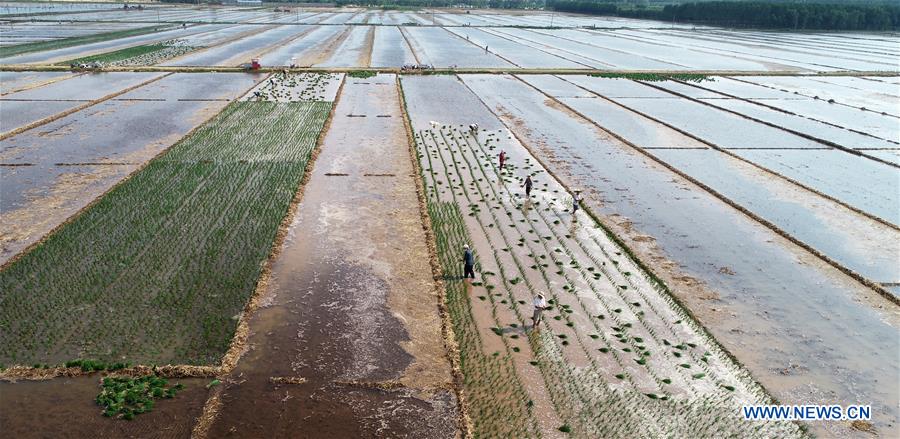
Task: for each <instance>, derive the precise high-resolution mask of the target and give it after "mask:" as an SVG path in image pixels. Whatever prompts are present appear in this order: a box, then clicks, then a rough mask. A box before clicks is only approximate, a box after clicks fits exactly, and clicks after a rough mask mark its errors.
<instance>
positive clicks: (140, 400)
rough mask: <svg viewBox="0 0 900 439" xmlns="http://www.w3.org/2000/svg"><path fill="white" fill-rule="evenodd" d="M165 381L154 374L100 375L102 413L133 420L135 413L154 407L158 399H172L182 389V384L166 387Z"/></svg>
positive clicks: (99, 397) (99, 400)
mask: <svg viewBox="0 0 900 439" xmlns="http://www.w3.org/2000/svg"><path fill="white" fill-rule="evenodd" d="M167 385H168V381H167V380H166V379H165V378H161V377H158V376H155V375H147V376H142V377H138V378H132V377H106V378H103V382H102V384H101V390H100V394H99V395H97V399H96V402H97V405H99V406H101V407H103V416H107V417H117V418H120V419H125V420H129V421H130V420H132V419H134V417H135V416H136V415H139V414H141V413H147V412H149V411H150V410H153V403H154V400H155V399H157V398H173V397H174V396H175V395H176V394H177V393H178V391H180V390H182V389H184V386H183V385H181V384H176V385H174V386H167Z"/></svg>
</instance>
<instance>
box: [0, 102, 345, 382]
mask: <svg viewBox="0 0 900 439" xmlns="http://www.w3.org/2000/svg"><path fill="white" fill-rule="evenodd" d="M331 105H332V104H331V103H330V102H322V101H320V102H246V101H242V102H234V103H232V104H231V105H230V106H229V107H227V108H226V109H225V110H224V111H223V112H222V113H221V114H219V115H218V116H216V117H215V118H214V119H213V120H211V121H210V122H209V123H207V124H206V125H204V126H203V127H201V128H200V129H198V130H197V131H196V132H194V133H193V134H192V135H190V136H188V137H186V138H185V139H183V140H182V141H180V142H179V143H178V144H176V145H175V146H173V147H172V148H171V149H170V150H169V151H168V152H167V153H165V154H164V155H162V156H160V157H158V158H157V159H155V160H153V161H152V162H150V163H149V164H148V165H147V167H146V168H144V169H143V170H141V171H140V172H138V173H137V174H135V175H134V176H132V177H131V178H130V179H129V180H127V181H125V182H124V183H122V184H121V185H120V186H118V187H116V188H114V189H113V190H112V191H110V193H108V194H107V196H105V197H104V198H103V199H101V200H99V201H98V202H97V204H95V205H93V206H92V207H91V208H89V209H88V210H86V211H85V212H83V213H82V214H81V215H80V216H79V217H78V218H76V219H75V220H73V221H72V222H71V223H69V224H67V225H66V226H65V227H63V228H62V229H60V230H59V231H58V232H57V233H55V234H54V235H52V236H50V237H48V238H47V240H46V241H45V242H44V243H43V244H42V245H40V246H38V247H36V248H35V249H33V250H32V251H31V252H29V253H28V254H26V255H24V256H23V257H22V258H21V259H19V260H17V261H16V262H14V263H13V264H11V265H10V266H8V267H7V268H6V269H4V270H3V271H2V272H0V291H2V292H3V293H2V295H0V362H2V363H3V364H7V365H10V364H24V365H30V364H33V363H49V364H56V363H61V362H64V361H68V360H72V359H75V358H91V359H99V360H105V361H111V360H116V361H121V360H127V361H129V362H132V363H182V364H215V363H217V362H218V361H219V359H220V358H221V355H222V354H223V353H224V352H225V351H226V350H227V349H228V346H229V343H230V342H231V339H232V335H233V333H234V330H235V327H236V325H237V316H238V315H239V313H240V312H241V310H242V309H243V306H244V304H245V302H246V301H247V299H248V297H249V296H250V294H251V293H252V292H253V290H254V287H255V283H256V281H257V279H258V277H259V273H260V269H261V268H260V267H261V262H262V261H263V260H264V259H265V258H266V257H267V255H268V254H269V251H270V247H271V245H272V242H273V240H274V238H275V235H276V232H277V229H278V225H279V223H280V221H281V219H282V218H283V216H284V215H285V213H286V212H287V209H288V206H289V203H290V201H291V199H292V197H293V196H294V193H295V192H296V190H297V185H298V184H299V182H300V179H301V177H302V176H303V174H304V172H305V168H306V164H307V162H308V160H309V158H310V154H311V152H312V150H313V147H314V146H315V142H316V139H317V137H318V135H319V132H320V131H321V130H322V127H323V124H324V122H325V120H326V118H327V115H328V114H329V112H330V109H331Z"/></svg>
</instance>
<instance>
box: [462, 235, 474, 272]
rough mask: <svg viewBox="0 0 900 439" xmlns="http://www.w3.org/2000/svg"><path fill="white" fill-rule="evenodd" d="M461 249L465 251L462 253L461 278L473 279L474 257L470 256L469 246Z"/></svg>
mask: <svg viewBox="0 0 900 439" xmlns="http://www.w3.org/2000/svg"><path fill="white" fill-rule="evenodd" d="M463 249H464V250H465V252H464V253H463V265H464V274H463V277H464V278H471V279H475V255H473V254H472V249H470V248H469V244H466V245H464V246H463Z"/></svg>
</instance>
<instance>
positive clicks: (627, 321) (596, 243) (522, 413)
mask: <svg viewBox="0 0 900 439" xmlns="http://www.w3.org/2000/svg"><path fill="white" fill-rule="evenodd" d="M413 99H416V96H414V97H413ZM427 105H428V104H427V103H424V102H417V103H416V106H415V107H414V109H413V113H412V115H411V117H412V118H413V121H414V124H413V125H414V127H415V128H416V129H417V130H418V131H417V134H416V137H415V140H416V145H417V147H418V150H419V153H420V154H419V156H420V162H421V167H422V169H423V174H424V178H425V188H426V195H427V201H428V206H429V214H430V215H431V220H432V223H433V225H434V230H435V235H436V240H437V248H438V253H439V258H440V261H441V264H442V268H443V270H444V271H445V273H447V274H448V276H445V284H446V287H447V295H446V297H447V301H448V308H449V310H450V314H451V317H452V319H453V323H454V331H455V333H456V335H457V342H458V343H459V345H460V355H461V362H460V363H461V365H462V369H463V374H464V375H465V380H464V390H465V393H466V397H467V401H468V403H469V405H470V408H469V411H470V416H471V417H472V420H473V423H474V426H475V434H476V435H477V436H509V435H511V436H537V435H540V434H552V432H553V430H556V429H558V430H559V431H563V432H571V433H573V434H577V435H582V436H587V437H636V436H645V437H646V436H652V437H659V436H675V437H677V436H685V435H697V434H699V435H708V436H713V435H740V436H747V437H767V436H772V435H776V436H779V437H792V436H798V435H801V434H802V433H801V432H800V430H799V428H798V427H797V426H796V425H794V424H790V423H781V422H765V423H756V424H753V425H752V426H748V425H747V424H746V423H744V422H742V421H741V420H739V419H738V418H736V417H735V416H734V413H737V412H738V410H739V407H740V406H741V405H742V404H745V403H748V401H753V402H754V403H758V404H764V403H767V402H769V401H770V400H771V398H770V397H769V396H768V395H766V394H765V392H764V391H763V390H762V388H761V387H760V386H759V385H758V384H756V383H755V382H754V381H753V380H752V378H751V377H750V376H749V375H748V374H747V373H746V371H744V370H743V369H741V368H740V367H739V366H738V365H736V364H735V363H734V362H733V361H732V360H731V359H730V358H729V357H728V356H727V355H726V354H725V353H724V351H722V350H721V349H720V348H719V347H718V345H717V344H716V343H715V342H714V341H713V340H712V339H711V338H710V337H709V336H708V335H707V334H706V333H705V332H704V331H703V330H702V329H701V327H700V326H699V325H698V324H697V323H696V322H695V321H693V319H691V318H690V316H688V315H687V313H686V312H684V311H683V310H682V309H681V308H680V307H679V306H678V305H677V304H676V303H675V302H674V301H673V300H672V298H671V297H669V296H668V293H666V292H665V291H664V290H662V289H661V288H660V287H659V286H658V285H657V284H656V283H655V282H654V281H652V280H651V279H650V277H649V276H648V275H647V274H645V273H643V271H642V270H641V269H640V268H639V267H638V265H637V264H636V263H635V262H634V261H632V260H631V259H630V258H629V257H628V256H627V255H625V253H624V250H623V249H621V248H619V247H618V245H617V244H615V242H614V241H613V240H612V239H611V238H610V237H608V236H607V235H605V234H604V233H603V231H602V230H601V229H600V227H599V225H597V224H596V223H595V222H593V220H592V219H591V218H590V217H589V216H587V215H584V214H583V213H579V214H578V215H577V219H576V218H573V216H572V214H571V213H570V211H571V202H570V201H567V200H570V199H571V197H570V196H569V195H568V194H567V192H566V190H565V189H564V188H563V187H562V186H561V185H559V183H557V182H556V181H555V180H554V179H552V178H550V177H548V176H547V173H546V171H545V170H543V169H542V168H541V166H540V165H539V164H537V163H536V161H535V160H534V158H533V157H531V156H530V155H529V154H528V153H527V151H526V150H525V149H524V147H522V146H521V145H520V144H519V143H518V142H517V141H516V140H514V139H512V137H511V136H510V135H509V133H508V132H504V130H502V129H501V130H500V131H496V130H492V131H488V130H483V129H482V130H479V131H478V132H477V133H476V132H471V131H469V130H465V129H463V128H462V127H461V126H459V125H449V124H446V125H442V124H441V123H440V122H430V124H428V123H422V121H421V120H417V119H416V111H415V108H421V106H427ZM415 122H419V123H418V124H417V123H415ZM477 122H479V123H480V124H482V123H483V124H484V125H489V124H490V123H494V124H496V121H480V120H479V121H477ZM501 147H502V149H504V150H506V151H507V154H508V155H509V157H510V158H509V161H508V162H507V167H506V168H505V169H502V170H501V169H499V168H498V167H497V166H496V163H495V161H496V160H495V157H496V154H497V153H498V152H499V150H500V149H501ZM527 175H531V176H532V178H533V179H535V180H536V192H537V194H536V195H535V194H533V195H532V197H531V198H527V199H526V198H524V197H523V195H522V194H521V192H522V191H521V190H519V189H518V188H519V186H520V185H521V184H522V181H523V180H524V178H525V176H527ZM464 214H467V215H468V216H463V215H464ZM469 239H472V241H468V240H469ZM466 242H469V243H470V244H473V245H474V246H475V249H476V251H477V252H478V266H479V273H480V276H481V279H480V280H479V281H477V282H473V283H472V285H471V286H468V285H466V284H465V283H464V282H463V281H462V280H459V279H457V278H455V277H454V276H452V275H450V273H454V274H455V273H457V270H458V269H459V254H460V252H461V250H460V249H461V245H462V244H463V243H466ZM538 291H545V292H548V293H549V296H548V299H550V304H551V309H549V310H547V312H546V314H549V315H548V316H547V317H546V323H545V327H544V329H542V330H540V331H534V330H531V329H530V316H531V305H530V303H531V298H532V297H533V296H534V295H535V294H536V293H537V292H538ZM541 395H546V396H544V397H543V398H544V399H545V400H544V401H542V400H540V399H541ZM547 397H549V398H547ZM546 399H549V400H546ZM548 419H550V421H548ZM552 422H556V423H555V424H553V423H552ZM548 423H549V424H548Z"/></svg>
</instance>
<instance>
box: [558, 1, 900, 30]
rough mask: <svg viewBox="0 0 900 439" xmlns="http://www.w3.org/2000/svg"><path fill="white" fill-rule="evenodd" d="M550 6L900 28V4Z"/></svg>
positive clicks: (680, 17)
mask: <svg viewBox="0 0 900 439" xmlns="http://www.w3.org/2000/svg"><path fill="white" fill-rule="evenodd" d="M547 6H548V7H549V8H550V9H553V10H556V11H563V12H578V13H584V14H593V15H615V16H620V17H630V18H650V19H655V20H664V21H678V22H688V23H698V24H711V25H717V26H733V27H754V28H768V29H809V30H893V29H897V28H900V5H897V4H886V3H876V4H846V3H845V4H826V3H796V2H777V3H776V2H771V1H744V2H736V1H710V2H700V3H697V2H694V3H682V4H677V5H666V6H665V7H662V8H658V7H657V8H653V7H644V6H640V5H637V6H636V5H623V4H621V3H610V2H601V1H586V0H549V1H548V2H547Z"/></svg>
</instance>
